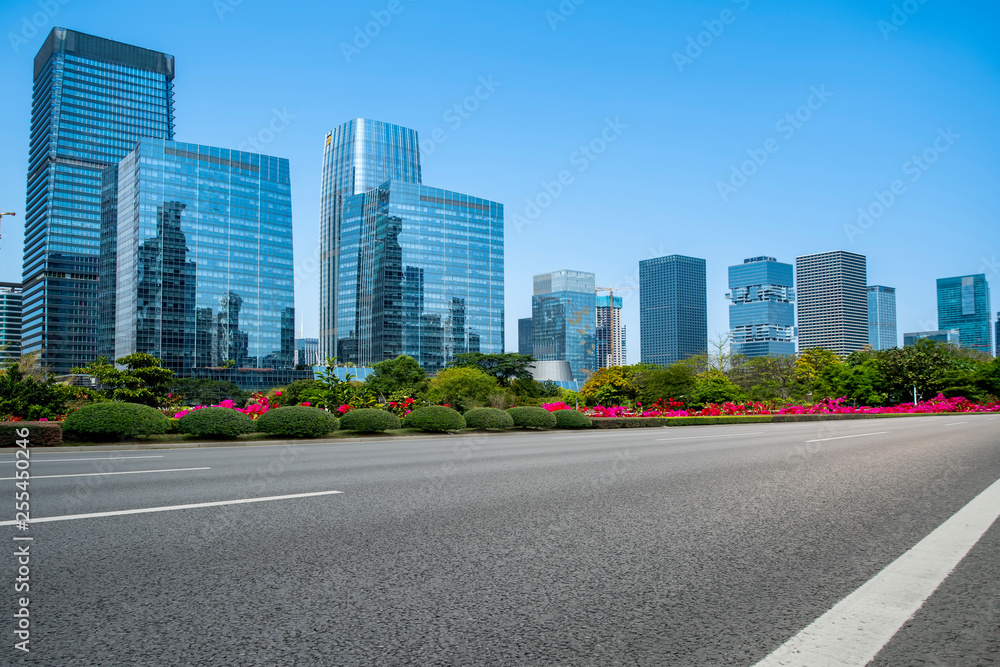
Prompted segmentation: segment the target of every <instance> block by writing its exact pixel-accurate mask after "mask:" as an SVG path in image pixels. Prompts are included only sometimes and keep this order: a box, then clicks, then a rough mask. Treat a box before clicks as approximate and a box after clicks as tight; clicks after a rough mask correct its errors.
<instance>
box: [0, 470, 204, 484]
mask: <svg viewBox="0 0 1000 667" xmlns="http://www.w3.org/2000/svg"><path fill="white" fill-rule="evenodd" d="M187 470H211V468H169V469H166V470H123V471H120V472H81V473H76V474H73V475H32V476H31V477H30V479H54V478H56V477H96V476H98V475H142V474H145V473H150V472H184V471H187ZM12 479H19V478H18V477H0V481H3V482H6V481H8V480H12Z"/></svg>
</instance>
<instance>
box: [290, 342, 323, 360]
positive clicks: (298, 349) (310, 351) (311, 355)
mask: <svg viewBox="0 0 1000 667" xmlns="http://www.w3.org/2000/svg"><path fill="white" fill-rule="evenodd" d="M295 365H296V366H319V365H320V363H319V338H296V339H295Z"/></svg>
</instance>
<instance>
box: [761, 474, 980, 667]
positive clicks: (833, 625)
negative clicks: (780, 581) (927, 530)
mask: <svg viewBox="0 0 1000 667" xmlns="http://www.w3.org/2000/svg"><path fill="white" fill-rule="evenodd" d="M998 516H1000V480H997V481H996V482H993V484H991V485H990V487H989V488H987V489H986V490H985V491H983V492H982V493H980V494H979V495H978V496H976V497H975V498H973V499H972V501H971V502H970V503H969V504H968V505H966V506H965V507H963V508H962V509H960V510H959V511H958V512H956V513H955V514H954V515H953V516H952V517H951V518H950V519H948V520H947V521H945V522H944V523H942V524H941V525H940V526H938V527H937V528H935V529H934V531H933V532H932V533H931V534H930V535H928V536H927V537H925V538H924V539H922V540H920V542H918V543H917V544H916V546H914V547H913V548H912V549H910V550H909V551H907V552H906V553H905V554H903V555H902V556H900V557H899V558H897V559H896V560H895V561H893V562H892V563H890V564H889V565H888V566H886V568H885V569H884V570H882V571H881V572H879V573H878V574H877V575H875V577H874V578H872V579H870V580H869V581H868V582H867V583H865V584H864V585H862V586H861V588H859V589H857V590H856V591H854V592H853V593H851V594H850V595H848V596H847V597H846V598H844V599H843V600H841V601H840V602H838V603H837V604H836V605H834V607H833V608H832V609H830V611H828V612H826V613H825V614H823V615H822V616H820V617H819V618H817V619H816V620H815V621H813V622H812V623H810V624H809V625H808V626H806V628H805V629H804V630H802V631H801V632H800V633H799V634H797V635H795V636H794V637H792V638H791V639H789V640H788V641H787V642H785V643H784V644H782V645H781V646H780V647H778V649H777V650H776V651H774V652H773V653H771V655H769V656H767V657H766V658H764V659H763V660H761V661H760V662H758V663H757V665H756V666H755V667H778V666H779V665H780V666H781V667H833V666H835V665H836V666H840V667H844V666H847V665H856V666H857V667H864V665H867V664H868V662H869V661H871V660H872V659H873V658H874V657H875V656H876V655H877V654H878V653H879V651H881V650H882V648H883V647H884V646H885V645H886V644H888V643H889V640H890V639H892V637H893V635H895V634H896V632H897V631H899V628H900V627H902V625H903V624H904V623H906V621H907V620H909V619H910V618H912V617H913V615H914V614H915V613H917V610H919V609H920V607H921V606H923V604H924V602H925V601H926V600H927V598H929V597H930V596H931V594H933V593H934V591H935V590H937V588H938V586H940V585H941V582H943V581H944V580H945V579H946V578H947V577H948V575H949V574H951V572H952V570H954V569H955V567H956V566H957V565H958V564H959V563H960V562H961V561H962V559H963V558H965V556H966V554H968V553H969V550H971V549H972V547H973V546H974V545H975V544H976V542H978V541H979V539H980V538H981V537H982V536H983V534H985V533H986V531H987V530H989V527H990V526H991V525H992V524H993V522H994V521H996V519H997V517H998Z"/></svg>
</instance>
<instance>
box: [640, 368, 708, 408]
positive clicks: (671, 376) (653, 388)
mask: <svg viewBox="0 0 1000 667" xmlns="http://www.w3.org/2000/svg"><path fill="white" fill-rule="evenodd" d="M635 368H636V383H637V384H638V385H639V395H638V397H637V398H638V399H639V402H641V403H642V404H643V405H652V404H653V403H655V402H656V401H657V400H659V399H661V398H664V399H667V398H673V399H677V400H679V401H685V400H688V399H690V394H691V390H692V389H693V388H694V379H695V371H694V368H692V365H691V364H688V363H685V362H683V361H681V362H677V363H675V364H670V365H669V366H667V367H665V368H664V367H663V366H653V365H642V364H640V365H638V366H636V367H635Z"/></svg>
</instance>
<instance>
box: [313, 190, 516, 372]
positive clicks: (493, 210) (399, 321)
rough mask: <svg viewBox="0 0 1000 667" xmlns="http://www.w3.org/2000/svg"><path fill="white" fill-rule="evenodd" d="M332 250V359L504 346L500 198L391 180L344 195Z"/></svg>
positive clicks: (423, 358) (427, 361) (420, 356)
mask: <svg viewBox="0 0 1000 667" xmlns="http://www.w3.org/2000/svg"><path fill="white" fill-rule="evenodd" d="M338 252H339V254H338V256H337V258H336V266H337V267H338V279H337V300H336V308H337V313H336V320H335V321H336V324H337V331H336V333H337V343H336V349H337V356H338V362H339V363H353V364H356V365H357V366H370V365H371V364H373V363H377V362H379V361H384V360H386V359H393V358H395V357H396V356H398V355H400V354H406V355H409V356H411V357H413V358H414V359H416V360H417V361H418V362H419V363H420V365H421V366H423V367H424V368H425V369H427V370H428V371H430V372H434V371H437V370H439V369H441V368H443V367H445V366H446V365H448V364H449V363H451V362H452V361H453V360H454V359H455V355H458V354H463V353H466V352H483V353H486V354H499V353H502V352H503V351H504V330H503V314H504V296H503V293H504V291H503V205H502V204H498V203H496V202H492V201H488V200H486V199H480V198H477V197H471V196H469V195H464V194H460V193H457V192H450V191H448V190H441V189H438V188H432V187H428V186H425V185H420V184H417V183H412V182H406V181H399V180H390V181H388V182H386V183H383V184H382V185H381V186H380V187H378V188H377V189H375V190H369V191H368V192H364V193H361V194H357V195H353V196H349V197H346V198H345V199H344V202H343V206H342V213H341V221H340V233H339V238H338ZM322 344H323V343H322V340H321V341H320V345H321V346H322ZM321 349H322V348H321Z"/></svg>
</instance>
